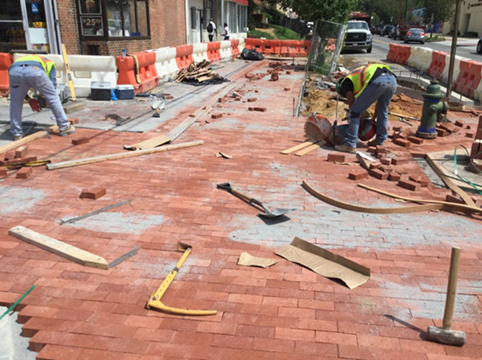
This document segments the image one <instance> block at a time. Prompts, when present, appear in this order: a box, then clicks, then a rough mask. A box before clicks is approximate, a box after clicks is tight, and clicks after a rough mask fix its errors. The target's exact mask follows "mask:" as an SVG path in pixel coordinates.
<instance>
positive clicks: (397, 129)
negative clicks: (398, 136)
mask: <svg viewBox="0 0 482 360" xmlns="http://www.w3.org/2000/svg"><path fill="white" fill-rule="evenodd" d="M393 131H402V127H401V126H394V127H393Z"/></svg>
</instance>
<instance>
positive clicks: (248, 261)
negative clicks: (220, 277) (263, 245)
mask: <svg viewBox="0 0 482 360" xmlns="http://www.w3.org/2000/svg"><path fill="white" fill-rule="evenodd" d="M276 263H277V261H276V260H271V259H266V258H260V257H256V256H251V255H250V254H248V253H247V252H243V253H241V256H240V257H239V260H238V265H241V266H259V267H262V268H265V269H266V268H269V267H270V266H273V265H274V264H276Z"/></svg>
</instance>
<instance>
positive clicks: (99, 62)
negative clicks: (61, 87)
mask: <svg viewBox="0 0 482 360" xmlns="http://www.w3.org/2000/svg"><path fill="white" fill-rule="evenodd" d="M67 58H68V60H69V64H70V73H71V75H72V81H73V82H74V89H75V95H76V96H77V97H88V96H89V95H90V92H91V91H90V84H91V82H92V81H96V82H101V83H102V82H109V83H110V86H111V88H115V86H116V84H117V66H116V63H115V58H114V57H113V56H100V55H95V56H94V55H68V56H67ZM66 85H67V84H66Z"/></svg>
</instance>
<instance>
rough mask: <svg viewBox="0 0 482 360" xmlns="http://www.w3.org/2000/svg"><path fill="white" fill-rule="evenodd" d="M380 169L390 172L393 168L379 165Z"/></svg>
mask: <svg viewBox="0 0 482 360" xmlns="http://www.w3.org/2000/svg"><path fill="white" fill-rule="evenodd" d="M380 170H383V171H385V172H386V173H391V172H393V169H392V168H391V167H389V166H380Z"/></svg>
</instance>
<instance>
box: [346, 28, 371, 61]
mask: <svg viewBox="0 0 482 360" xmlns="http://www.w3.org/2000/svg"><path fill="white" fill-rule="evenodd" d="M348 49H350V50H352V49H361V50H366V51H367V53H368V54H370V53H371V52H372V33H371V32H370V28H369V27H368V24H367V23H366V22H365V21H359V20H350V21H348V24H347V29H346V33H345V41H344V43H343V50H348Z"/></svg>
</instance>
